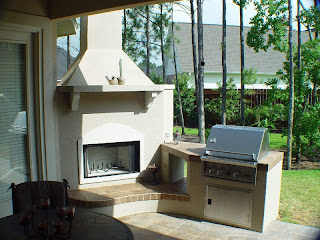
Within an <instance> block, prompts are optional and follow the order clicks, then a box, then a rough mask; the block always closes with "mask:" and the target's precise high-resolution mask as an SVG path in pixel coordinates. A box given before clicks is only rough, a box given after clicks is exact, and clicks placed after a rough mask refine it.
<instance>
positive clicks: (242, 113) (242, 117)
mask: <svg viewBox="0 0 320 240" xmlns="http://www.w3.org/2000/svg"><path fill="white" fill-rule="evenodd" d="M239 7H240V43H241V46H240V54H241V61H240V62H241V63H240V64H241V97H240V123H241V125H242V126H244V125H245V102H244V100H245V99H244V81H245V79H244V73H243V71H244V36H243V6H242V3H241V2H240V5H239Z"/></svg>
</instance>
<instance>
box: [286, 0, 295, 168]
mask: <svg viewBox="0 0 320 240" xmlns="http://www.w3.org/2000/svg"><path fill="white" fill-rule="evenodd" d="M288 9H289V20H288V21H289V37H288V40H289V64H290V65H289V115H288V136H287V169H288V170H290V169H291V156H292V129H293V116H294V81H293V53H292V3H291V0H288Z"/></svg>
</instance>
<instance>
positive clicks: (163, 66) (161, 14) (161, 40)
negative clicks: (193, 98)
mask: <svg viewBox="0 0 320 240" xmlns="http://www.w3.org/2000/svg"><path fill="white" fill-rule="evenodd" d="M162 18H163V5H162V4H160V49H161V60H162V79H163V82H165V83H166V68H165V65H164V43H163V21H162Z"/></svg>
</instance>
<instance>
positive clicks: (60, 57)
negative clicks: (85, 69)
mask: <svg viewBox="0 0 320 240" xmlns="http://www.w3.org/2000/svg"><path fill="white" fill-rule="evenodd" d="M74 59H75V58H74V57H72V56H70V64H72V63H73V61H74ZM67 71H68V68H67V51H66V50H65V49H64V48H62V47H59V46H57V79H59V80H60V79H62V78H63V76H64V75H65V74H66V72H67Z"/></svg>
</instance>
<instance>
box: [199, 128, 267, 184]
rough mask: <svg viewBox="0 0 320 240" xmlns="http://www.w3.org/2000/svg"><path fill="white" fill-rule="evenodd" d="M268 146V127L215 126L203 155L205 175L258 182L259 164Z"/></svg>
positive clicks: (265, 154)
mask: <svg viewBox="0 0 320 240" xmlns="http://www.w3.org/2000/svg"><path fill="white" fill-rule="evenodd" d="M269 146H270V143H269V134H268V129H266V128H256V127H240V126H228V125H215V126H213V127H212V128H211V132H210V135H209V138H208V142H207V145H206V150H205V155H204V156H203V157H201V160H202V161H203V163H204V164H203V175H204V176H205V177H215V178H222V179H228V180H234V181H241V182H248V183H252V184H255V183H256V172H257V171H256V170H257V163H258V162H259V161H260V160H261V159H263V158H264V157H265V156H267V155H268V154H269V153H270V148H269Z"/></svg>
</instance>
